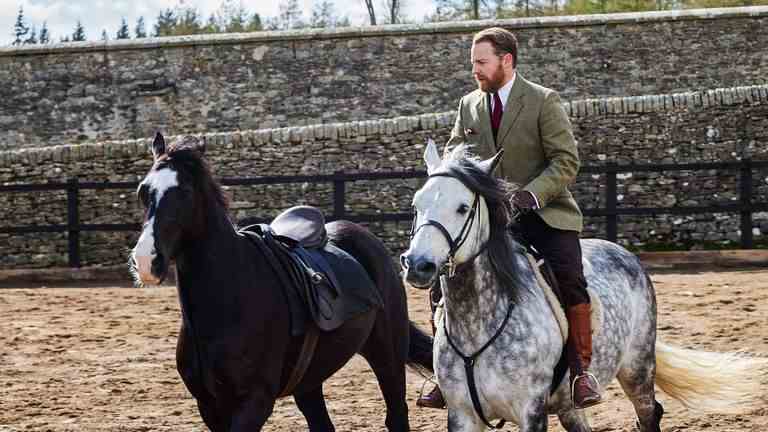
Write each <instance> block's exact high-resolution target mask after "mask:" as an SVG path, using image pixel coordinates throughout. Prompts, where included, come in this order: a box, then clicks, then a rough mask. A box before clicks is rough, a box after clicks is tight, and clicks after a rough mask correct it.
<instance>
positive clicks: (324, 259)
mask: <svg viewBox="0 0 768 432" xmlns="http://www.w3.org/2000/svg"><path fill="white" fill-rule="evenodd" d="M239 233H240V234H241V235H244V236H246V237H247V238H249V239H250V240H251V241H252V242H253V243H254V244H255V245H256V246H257V247H258V248H259V249H261V251H262V253H263V255H264V256H265V257H266V258H267V260H268V261H269V262H270V265H271V266H272V267H273V268H274V270H275V272H276V273H277V275H278V277H279V278H280V280H281V282H282V285H283V288H284V290H283V291H284V293H285V294H286V298H287V301H288V305H289V309H290V312H291V334H292V335H294V336H298V335H300V334H303V333H304V331H305V329H306V326H307V323H308V322H309V320H310V319H311V320H312V321H313V322H314V323H315V324H316V325H317V327H318V328H320V329H321V330H325V331H330V330H334V329H336V328H338V327H339V326H341V325H342V324H343V323H344V322H345V321H346V320H348V319H350V318H352V317H354V316H355V315H358V314H360V313H363V312H366V311H368V310H370V309H371V308H373V307H380V306H381V305H382V304H383V302H382V299H381V295H380V293H379V291H378V289H376V286H375V284H374V283H373V281H372V280H371V278H370V276H368V273H367V272H366V271H365V269H364V268H363V266H362V265H360V263H358V262H357V260H355V259H354V258H353V257H352V256H351V255H349V254H348V253H347V252H345V251H343V250H341V249H339V248H338V247H336V246H335V245H333V244H332V243H331V242H329V241H328V237H327V233H326V230H325V218H324V217H323V214H322V212H320V210H318V209H317V208H314V207H309V206H297V207H292V208H290V209H288V210H286V211H284V212H283V213H281V214H280V215H279V216H277V217H276V218H275V219H274V220H273V221H272V223H271V224H269V225H266V224H258V225H250V226H247V227H245V228H242V229H240V230H239Z"/></svg>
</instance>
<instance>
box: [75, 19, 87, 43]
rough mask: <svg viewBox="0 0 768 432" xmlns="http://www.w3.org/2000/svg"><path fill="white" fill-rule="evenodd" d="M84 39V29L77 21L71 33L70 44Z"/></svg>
mask: <svg viewBox="0 0 768 432" xmlns="http://www.w3.org/2000/svg"><path fill="white" fill-rule="evenodd" d="M85 39H86V38H85V27H83V23H81V22H80V20H77V25H76V26H75V31H73V32H72V42H82V41H84V40H85Z"/></svg>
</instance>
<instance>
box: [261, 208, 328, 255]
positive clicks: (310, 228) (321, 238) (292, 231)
mask: <svg viewBox="0 0 768 432" xmlns="http://www.w3.org/2000/svg"><path fill="white" fill-rule="evenodd" d="M269 226H270V228H272V232H274V233H275V235H277V236H280V237H286V238H289V239H291V240H293V241H295V242H296V243H297V244H298V245H300V246H302V247H304V248H309V249H314V248H320V247H322V246H323V245H324V244H325V241H326V238H327V237H326V232H325V217H323V213H322V212H320V210H318V209H317V208H315V207H310V206H295V207H291V208H289V209H288V210H285V211H284V212H282V213H280V214H279V215H278V216H277V217H276V218H275V219H274V220H273V221H272V223H270V224H269Z"/></svg>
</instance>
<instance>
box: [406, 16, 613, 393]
mask: <svg viewBox="0 0 768 432" xmlns="http://www.w3.org/2000/svg"><path fill="white" fill-rule="evenodd" d="M471 62H472V74H473V76H474V78H475V81H477V86H478V89H477V90H475V91H473V92H472V93H470V94H468V95H466V96H464V97H463V98H461V101H460V102H459V111H458V114H457V116H456V124H455V126H454V128H453V130H452V131H451V139H450V140H449V141H448V146H455V145H457V144H460V143H462V142H463V143H465V144H466V145H468V146H469V148H470V151H472V152H473V153H474V154H475V155H477V156H479V157H481V158H482V159H488V158H490V157H492V156H493V155H494V154H495V153H496V152H497V151H499V150H501V149H504V150H505V151H504V156H503V160H502V161H501V162H500V163H499V166H498V168H497V169H496V174H497V175H499V176H500V177H502V178H504V179H505V180H507V181H508V182H511V183H515V184H519V185H522V187H521V188H520V189H519V190H517V191H516V192H515V193H514V194H513V195H512V197H511V201H512V207H513V208H514V209H515V210H516V211H517V212H519V213H520V217H519V218H518V222H519V225H520V231H521V232H522V233H524V235H525V238H526V240H527V241H528V242H530V243H531V244H532V245H533V247H534V248H536V250H538V251H539V253H541V254H542V255H543V256H544V258H545V259H546V260H547V262H548V263H549V265H550V266H551V268H552V271H553V273H554V275H555V278H556V279H557V282H558V286H559V288H560V291H561V293H562V295H563V299H564V302H565V304H566V316H567V318H568V328H569V331H568V342H567V353H568V354H567V355H568V363H569V366H570V371H571V374H570V375H571V389H572V391H571V397H572V399H573V404H574V406H575V407H576V408H585V407H589V406H593V405H596V404H598V403H600V402H601V400H602V397H601V395H600V391H599V383H598V382H597V379H596V378H595V377H594V375H592V374H591V373H589V366H590V362H591V358H592V330H591V316H590V315H591V312H590V311H591V307H590V300H589V295H588V294H587V282H586V279H585V278H584V271H583V268H582V261H581V245H580V244H579V233H580V232H581V230H582V224H583V222H582V215H581V211H580V210H579V206H578V205H577V204H576V201H575V200H574V199H573V196H572V195H571V193H570V191H569V190H568V185H570V184H571V183H572V182H573V180H574V178H575V177H576V174H577V172H578V170H579V155H578V151H577V149H576V141H575V139H574V137H573V130H572V127H571V123H570V121H569V120H568V115H567V114H566V112H565V110H564V109H563V107H562V105H561V103H560V97H559V96H558V95H557V93H556V92H555V91H553V90H551V89H548V88H546V87H543V86H540V85H538V84H534V83H532V82H530V81H528V80H526V79H525V78H523V77H522V76H521V75H520V74H519V73H518V72H517V64H518V63H517V39H516V38H515V36H514V34H512V33H511V32H509V31H508V30H505V29H502V28H498V27H494V28H488V29H485V30H482V31H480V32H479V33H477V34H476V35H475V36H474V38H473V41H472V49H471ZM441 297H442V293H441V291H440V288H439V286H437V287H433V288H432V292H431V293H430V298H431V301H432V304H433V313H434V307H436V305H437V302H439V300H440V298H441ZM433 327H434V326H433ZM417 405H419V406H424V407H430V408H442V407H444V406H445V401H444V400H443V397H442V393H441V392H440V389H439V387H435V388H434V389H433V390H432V391H431V392H430V393H428V394H425V395H423V396H422V397H420V398H419V400H418V401H417Z"/></svg>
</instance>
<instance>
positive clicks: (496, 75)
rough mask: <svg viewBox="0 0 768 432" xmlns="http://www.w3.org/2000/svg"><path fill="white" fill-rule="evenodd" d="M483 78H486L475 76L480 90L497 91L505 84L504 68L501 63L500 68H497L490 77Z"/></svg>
mask: <svg viewBox="0 0 768 432" xmlns="http://www.w3.org/2000/svg"><path fill="white" fill-rule="evenodd" d="M483 78H486V79H484V80H482V81H481V80H479V79H478V78H477V77H475V81H476V82H477V86H478V87H479V88H480V90H482V91H484V92H486V93H495V92H497V91H498V90H499V89H500V88H501V87H502V86H503V85H504V69H503V68H502V67H501V65H499V68H498V69H496V70H495V71H494V72H493V74H492V75H491V76H490V77H483Z"/></svg>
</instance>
